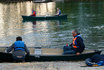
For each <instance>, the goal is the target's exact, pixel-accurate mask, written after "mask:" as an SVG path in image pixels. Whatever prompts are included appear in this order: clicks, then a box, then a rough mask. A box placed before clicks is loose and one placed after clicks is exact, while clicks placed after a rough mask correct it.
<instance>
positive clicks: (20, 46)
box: [14, 41, 25, 51]
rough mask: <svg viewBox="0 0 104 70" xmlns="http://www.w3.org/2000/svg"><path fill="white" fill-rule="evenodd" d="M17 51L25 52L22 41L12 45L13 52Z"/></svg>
mask: <svg viewBox="0 0 104 70" xmlns="http://www.w3.org/2000/svg"><path fill="white" fill-rule="evenodd" d="M17 50H22V51H25V49H24V42H23V41H16V42H15V43H14V51H17Z"/></svg>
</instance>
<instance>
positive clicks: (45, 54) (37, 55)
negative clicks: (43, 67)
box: [0, 48, 101, 62]
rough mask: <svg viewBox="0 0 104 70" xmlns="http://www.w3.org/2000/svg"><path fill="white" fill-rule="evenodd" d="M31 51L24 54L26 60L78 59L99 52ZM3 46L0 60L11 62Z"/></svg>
mask: <svg viewBox="0 0 104 70" xmlns="http://www.w3.org/2000/svg"><path fill="white" fill-rule="evenodd" d="M29 50H30V51H31V53H30V55H29V56H26V59H25V61H26V62H33V61H80V60H85V59H86V58H89V57H91V56H93V55H94V54H100V53H101V51H99V50H96V51H95V50H85V51H84V52H83V53H82V54H80V55H78V56H77V55H75V54H69V55H62V53H63V50H62V49H60V48H29ZM4 51H5V48H1V49H0V62H13V58H12V54H11V53H5V52H4Z"/></svg>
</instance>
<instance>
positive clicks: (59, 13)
mask: <svg viewBox="0 0 104 70" xmlns="http://www.w3.org/2000/svg"><path fill="white" fill-rule="evenodd" d="M59 15H61V10H60V9H59V8H57V14H56V16H59Z"/></svg>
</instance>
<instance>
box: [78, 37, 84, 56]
mask: <svg viewBox="0 0 104 70" xmlns="http://www.w3.org/2000/svg"><path fill="white" fill-rule="evenodd" d="M77 43H78V46H79V48H78V49H77V51H76V52H77V54H80V53H81V52H83V50H84V49H85V45H84V43H83V39H82V38H81V37H78V38H77Z"/></svg>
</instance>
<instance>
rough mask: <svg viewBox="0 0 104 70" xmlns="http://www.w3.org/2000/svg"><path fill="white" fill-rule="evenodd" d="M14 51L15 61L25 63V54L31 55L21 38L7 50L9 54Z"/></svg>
mask: <svg viewBox="0 0 104 70" xmlns="http://www.w3.org/2000/svg"><path fill="white" fill-rule="evenodd" d="M12 50H13V59H14V61H25V52H26V53H27V54H28V55H29V50H28V49H27V47H26V45H25V44H24V42H23V41H22V38H21V37H17V38H16V42H14V43H13V44H12V46H10V47H9V48H8V49H7V52H8V53H9V52H10V51H12Z"/></svg>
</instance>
